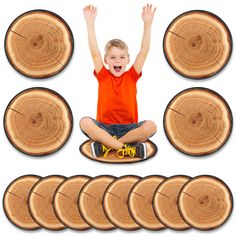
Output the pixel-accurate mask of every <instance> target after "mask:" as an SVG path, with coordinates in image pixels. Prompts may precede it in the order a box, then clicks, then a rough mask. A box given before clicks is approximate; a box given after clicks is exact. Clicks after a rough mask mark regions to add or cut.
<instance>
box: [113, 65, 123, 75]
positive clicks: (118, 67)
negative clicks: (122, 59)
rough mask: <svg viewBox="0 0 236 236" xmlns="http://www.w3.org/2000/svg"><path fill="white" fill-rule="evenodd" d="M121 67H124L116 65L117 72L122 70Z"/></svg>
mask: <svg viewBox="0 0 236 236" xmlns="http://www.w3.org/2000/svg"><path fill="white" fill-rule="evenodd" d="M121 68H122V66H114V70H115V72H117V73H118V72H120V71H121Z"/></svg>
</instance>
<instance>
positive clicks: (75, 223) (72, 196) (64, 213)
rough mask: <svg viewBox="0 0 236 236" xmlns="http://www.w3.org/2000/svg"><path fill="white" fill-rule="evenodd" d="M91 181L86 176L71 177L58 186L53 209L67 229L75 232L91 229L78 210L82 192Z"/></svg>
mask: <svg viewBox="0 0 236 236" xmlns="http://www.w3.org/2000/svg"><path fill="white" fill-rule="evenodd" d="M90 179H91V178H90V177H88V176H84V175H78V176H73V177H70V178H68V179H66V180H64V181H63V182H62V183H61V184H60V185H59V186H58V188H57V190H56V192H55V194H54V198H53V207H54V211H55V214H56V216H57V218H58V219H59V220H60V221H61V223H62V224H64V225H65V226H66V227H67V228H70V229H74V230H86V229H90V228H91V227H90V226H89V225H88V224H87V223H86V222H85V221H84V220H83V218H82V216H81V215H80V212H79V209H78V197H79V193H80V190H81V189H82V187H83V186H84V185H85V184H86V183H87V182H88V181H89V180H90Z"/></svg>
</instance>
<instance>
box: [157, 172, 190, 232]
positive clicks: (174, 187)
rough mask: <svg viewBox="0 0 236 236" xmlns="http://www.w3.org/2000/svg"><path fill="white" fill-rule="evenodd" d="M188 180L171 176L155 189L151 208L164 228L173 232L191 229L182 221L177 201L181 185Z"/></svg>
mask: <svg viewBox="0 0 236 236" xmlns="http://www.w3.org/2000/svg"><path fill="white" fill-rule="evenodd" d="M189 180H190V177H188V176H184V175H177V176H172V177H170V178H168V179H166V180H164V181H163V182H162V183H161V184H160V185H159V186H158V187H157V189H156V191H155V194H154V197H153V207H154V211H155V214H156V216H157V217H158V219H159V220H160V222H162V223H163V224H164V225H165V226H166V227H168V228H170V229H173V230H187V229H190V228H191V227H190V226H189V225H188V224H186V223H185V221H184V220H183V219H182V217H181V215H180V213H179V210H178V207H177V199H178V196H179V192H180V190H181V188H182V187H183V185H184V184H185V183H186V182H187V181H189Z"/></svg>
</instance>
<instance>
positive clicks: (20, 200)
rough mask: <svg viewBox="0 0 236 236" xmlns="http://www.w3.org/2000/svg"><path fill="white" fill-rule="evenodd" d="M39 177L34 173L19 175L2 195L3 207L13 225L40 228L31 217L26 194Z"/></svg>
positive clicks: (29, 228)
mask: <svg viewBox="0 0 236 236" xmlns="http://www.w3.org/2000/svg"><path fill="white" fill-rule="evenodd" d="M40 179H41V177H40V176H36V175H25V176H21V177H19V178H17V179H15V180H14V181H12V182H11V183H10V185H9V186H8V187H7V189H6V191H5V194H4V197H3V208H4V212H5V214H6V216H7V218H8V219H9V220H10V221H11V223H12V224H14V225H15V226H17V227H19V228H21V229H25V230H36V229H39V228H41V227H40V226H39V225H38V224H37V223H36V222H35V221H34V220H33V218H32V217H31V215H30V213H29V209H28V196H29V192H30V190H31V188H32V187H33V186H34V184H35V183H37V182H38V181H39V180H40Z"/></svg>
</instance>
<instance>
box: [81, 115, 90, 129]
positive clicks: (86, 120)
mask: <svg viewBox="0 0 236 236" xmlns="http://www.w3.org/2000/svg"><path fill="white" fill-rule="evenodd" d="M92 123H93V120H92V119H91V118H90V117H87V116H86V117H83V118H82V119H81V120H80V122H79V125H80V128H81V129H82V130H86V128H88V127H89V126H91V124H92Z"/></svg>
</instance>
